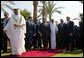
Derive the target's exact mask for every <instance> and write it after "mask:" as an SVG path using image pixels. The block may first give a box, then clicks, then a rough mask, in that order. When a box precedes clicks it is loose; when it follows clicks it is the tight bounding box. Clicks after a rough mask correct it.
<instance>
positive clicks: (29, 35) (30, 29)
mask: <svg viewBox="0 0 84 58" xmlns="http://www.w3.org/2000/svg"><path fill="white" fill-rule="evenodd" d="M26 28H27V29H26V38H25V47H26V49H27V50H30V49H31V47H32V42H33V34H34V22H33V20H32V17H29V18H28V20H27V21H26Z"/></svg>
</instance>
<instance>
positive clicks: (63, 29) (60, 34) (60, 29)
mask: <svg viewBox="0 0 84 58" xmlns="http://www.w3.org/2000/svg"><path fill="white" fill-rule="evenodd" d="M65 36H66V25H65V23H64V21H63V19H60V24H59V25H58V44H59V48H61V49H64V48H65V42H64V41H65V38H66V37H65Z"/></svg>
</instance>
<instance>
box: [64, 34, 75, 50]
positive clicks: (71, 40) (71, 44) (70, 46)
mask: <svg viewBox="0 0 84 58" xmlns="http://www.w3.org/2000/svg"><path fill="white" fill-rule="evenodd" d="M65 41H66V44H65V48H66V51H67V50H69V49H70V50H71V51H73V49H74V37H73V36H69V35H67V38H66V40H65Z"/></svg>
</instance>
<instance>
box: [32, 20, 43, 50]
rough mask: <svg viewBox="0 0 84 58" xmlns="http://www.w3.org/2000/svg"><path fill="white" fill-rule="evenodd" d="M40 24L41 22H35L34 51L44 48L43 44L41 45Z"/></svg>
mask: <svg viewBox="0 0 84 58" xmlns="http://www.w3.org/2000/svg"><path fill="white" fill-rule="evenodd" d="M40 24H41V23H40V22H39V20H38V19H37V20H35V22H34V41H33V45H34V49H36V48H42V43H41V31H40Z"/></svg>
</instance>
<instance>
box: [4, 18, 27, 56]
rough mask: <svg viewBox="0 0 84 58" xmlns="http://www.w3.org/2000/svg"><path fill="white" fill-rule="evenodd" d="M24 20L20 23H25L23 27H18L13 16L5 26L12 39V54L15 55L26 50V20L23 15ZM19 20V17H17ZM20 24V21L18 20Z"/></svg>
mask: <svg viewBox="0 0 84 58" xmlns="http://www.w3.org/2000/svg"><path fill="white" fill-rule="evenodd" d="M21 17H22V19H21V20H22V22H21V23H20V25H22V24H25V25H24V26H23V27H16V28H15V26H14V24H15V23H16V21H15V20H14V18H13V17H11V18H10V20H9V22H8V24H7V25H6V26H5V28H4V30H6V34H7V36H8V37H9V39H10V42H11V47H12V54H13V55H21V54H22V53H23V52H26V50H25V40H24V38H25V33H26V21H25V19H24V17H23V16H21ZM17 19H18V21H19V17H18V18H17ZM17 24H18V22H17Z"/></svg>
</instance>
